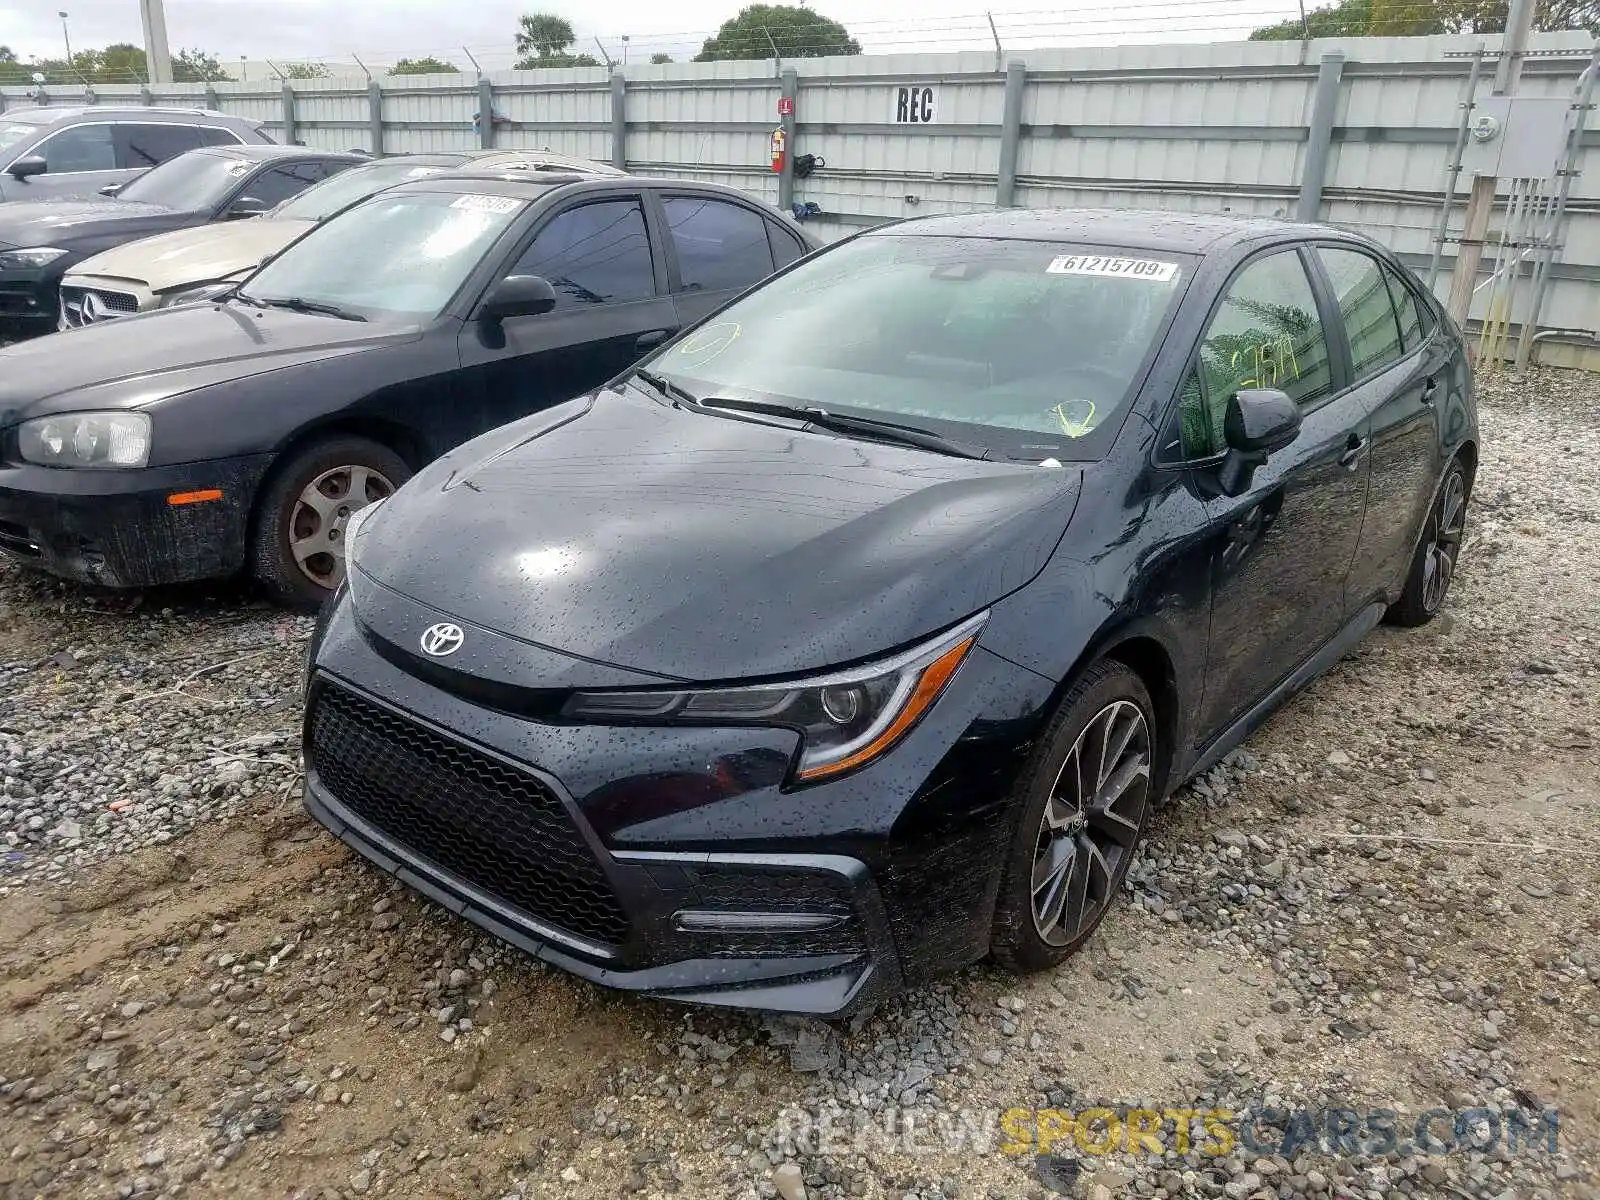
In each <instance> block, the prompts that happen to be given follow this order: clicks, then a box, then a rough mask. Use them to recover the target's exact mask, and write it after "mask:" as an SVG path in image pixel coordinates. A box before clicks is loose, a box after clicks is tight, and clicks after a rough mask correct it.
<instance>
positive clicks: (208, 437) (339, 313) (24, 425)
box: [0, 164, 816, 604]
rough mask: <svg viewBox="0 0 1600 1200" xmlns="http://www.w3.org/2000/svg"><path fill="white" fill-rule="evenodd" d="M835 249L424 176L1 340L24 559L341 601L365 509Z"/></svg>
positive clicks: (12, 497) (628, 189) (12, 505)
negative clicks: (98, 307)
mask: <svg viewBox="0 0 1600 1200" xmlns="http://www.w3.org/2000/svg"><path fill="white" fill-rule="evenodd" d="M171 165H172V164H168V166H171ZM166 169H167V167H158V168H157V169H156V170H154V171H152V172H150V174H149V175H148V176H146V177H145V178H146V179H153V178H155V176H156V175H158V174H159V173H160V172H161V171H163V170H166ZM139 182H141V183H142V182H143V180H140V181H139ZM135 186H137V185H135ZM6 207H7V208H8V209H9V208H14V207H16V206H15V205H7V206H6ZM815 245H816V242H815V241H814V240H813V239H812V238H811V235H810V234H809V233H808V232H807V231H805V230H803V229H801V228H800V227H799V226H798V225H796V223H795V222H793V221H791V220H788V219H786V218H785V217H784V216H783V214H781V213H780V212H779V211H778V210H777V209H774V208H770V207H768V206H765V205H762V204H759V203H757V202H756V201H754V200H752V199H750V198H749V197H748V196H745V195H744V194H742V193H740V192H738V191H735V190H734V189H732V188H726V187H719V186H717V185H714V184H700V183H689V182H684V181H678V180H672V179H651V180H644V179H633V178H630V177H627V176H602V175H598V174H581V175H564V174H561V173H558V172H543V171H541V172H539V173H538V174H537V177H534V176H533V175H532V174H531V173H529V172H526V171H521V170H512V171H507V172H504V173H480V172H474V171H465V172H460V173H450V174H437V175H433V176H430V177H428V178H426V179H418V180H415V181H413V182H410V183H404V184H400V185H398V186H397V187H394V188H391V189H389V190H386V191H383V192H380V193H378V194H377V195H375V196H372V197H369V198H368V199H366V200H364V201H361V202H360V203H359V204H357V205H355V206H354V207H352V208H348V209H345V210H343V211H342V212H340V213H339V214H338V215H336V216H334V217H332V218H331V219H329V220H328V221H327V222H325V223H324V224H321V225H319V226H316V227H314V228H312V229H311V230H310V232H308V233H305V234H303V235H302V236H301V237H300V238H298V239H297V240H295V241H294V242H292V243H290V244H289V245H288V246H287V247H286V248H285V249H283V250H282V251H281V252H279V253H278V255H277V256H276V257H274V258H273V259H272V260H271V261H270V262H269V263H267V265H266V266H264V267H262V268H261V269H260V270H258V271H257V272H255V273H254V274H253V275H251V276H250V277H248V278H247V279H245V280H244V281H243V282H242V283H240V284H239V285H238V287H237V288H236V290H234V291H233V292H231V293H226V294H224V295H222V296H219V297H217V298H216V299H215V300H214V301H212V302H206V303H199V304H192V305H188V306H186V307H179V308H171V309H166V310H157V311H152V312H146V313H140V314H138V315H135V316H127V317H122V318H120V319H118V320H115V321H104V322H99V323H96V324H92V325H87V326H83V327H80V328H75V329H70V330H67V331H65V332H62V333H57V334H54V335H52V336H50V337H45V338H41V339H38V340H36V341H33V342H28V343H25V344H23V345H20V346H15V347H12V348H10V349H8V350H0V553H8V554H10V555H11V556H12V557H13V558H15V559H16V560H17V561H20V562H21V563H23V564H24V565H27V566H31V567H35V568H38V569H41V570H46V571H50V572H53V573H54V574H57V575H60V576H63V577H66V578H69V579H77V580H82V581H86V582H90V583H96V584H101V585H104V586H110V587H143V586H148V585H151V584H157V583H175V582H181V581H185V580H195V579H209V578H214V577H220V576H228V575H232V574H235V573H237V572H240V571H250V572H252V573H253V574H254V575H255V576H256V578H258V579H259V580H260V581H261V582H262V583H263V584H264V585H265V586H266V587H267V588H268V589H269V591H271V592H272V593H273V594H274V595H275V596H277V597H278V598H280V599H282V600H284V601H286V602H290V603H305V604H317V603H320V602H321V601H322V600H323V599H325V598H326V597H327V596H328V594H329V593H330V592H331V591H332V589H333V588H334V587H336V586H337V585H338V583H339V581H340V579H342V578H343V574H344V544H345V543H344V537H345V529H346V523H347V522H348V520H349V518H350V516H351V514H352V513H354V512H356V511H358V510H359V509H360V508H361V507H362V506H363V505H365V504H368V503H370V502H371V501H373V500H376V499H381V498H382V497H384V496H387V495H388V494H389V493H390V492H392V491H393V490H394V489H395V488H396V487H397V486H398V485H400V484H401V483H403V482H404V481H405V480H406V479H407V478H408V477H409V476H410V475H411V473H412V472H413V471H415V470H417V469H418V468H420V467H422V466H423V465H424V464H426V463H427V462H429V461H431V460H432V459H434V458H435V457H437V456H438V455H439V454H442V453H443V452H444V451H445V450H448V449H449V448H451V447H452V446H456V445H458V444H460V443H461V442H463V441H466V440H467V439H468V438H470V437H473V436H475V435H477V434H480V433H482V432H484V431H485V430H487V429H491V428H493V427H494V426H496V425H501V424H504V423H505V422H507V421H510V420H513V419H515V418H518V417H522V416H526V415H527V414H528V413H530V412H534V411H536V410H538V409H541V408H544V407H547V406H549V405H551V404H555V403H558V402H561V401H565V400H567V399H569V398H570V397H572V396H574V395H576V394H579V393H581V392H583V391H584V390H586V389H589V388H593V387H596V386H598V385H599V384H601V383H604V382H605V381H606V380H607V379H610V378H612V377H613V376H615V375H616V374H617V373H618V372H620V371H622V370H623V369H624V368H626V367H627V366H628V365H629V364H630V363H631V362H633V361H634V360H636V359H638V358H639V357H641V356H642V355H643V354H645V353H646V352H647V351H648V350H649V349H651V348H654V347H655V346H658V345H660V344H661V343H662V342H664V341H665V340H666V339H668V338H669V337H671V336H672V335H673V334H675V333H677V332H678V330H679V329H680V328H681V327H682V326H683V325H685V324H689V323H693V322H695V321H697V320H699V319H700V318H701V317H703V316H705V315H706V314H707V313H708V312H710V311H711V310H713V309H714V308H716V307H718V306H719V305H721V304H722V303H724V302H725V301H726V300H728V299H730V298H732V297H733V296H735V295H737V294H738V293H739V292H740V291H742V290H743V289H745V288H746V287H748V286H750V285H751V284H753V283H756V282H758V281H759V280H761V279H762V278H764V277H766V276H767V275H770V274H772V272H773V270H774V267H775V266H783V265H786V264H788V263H790V262H792V261H794V260H795V259H798V258H800V257H801V255H803V254H805V253H806V252H807V251H809V250H810V249H811V248H812V247H813V246H815Z"/></svg>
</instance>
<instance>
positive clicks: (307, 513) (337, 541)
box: [289, 464, 394, 590]
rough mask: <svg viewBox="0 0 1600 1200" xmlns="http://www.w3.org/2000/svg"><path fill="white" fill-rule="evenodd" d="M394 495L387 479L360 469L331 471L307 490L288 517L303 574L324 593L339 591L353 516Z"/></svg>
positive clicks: (347, 467)
mask: <svg viewBox="0 0 1600 1200" xmlns="http://www.w3.org/2000/svg"><path fill="white" fill-rule="evenodd" d="M393 493H394V484H393V483H392V482H390V480H389V479H388V477H387V476H385V475H384V474H382V473H381V472H379V471H375V470H373V469H372V468H371V467H366V466H360V465H357V464H346V465H343V466H337V467H332V468H330V469H329V470H326V471H323V472H322V473H321V474H320V475H318V476H317V477H316V478H315V479H313V480H312V481H311V482H310V483H308V484H307V485H306V486H305V487H304V488H302V489H301V491H300V495H299V498H298V499H297V500H296V501H295V505H294V510H293V511H292V512H291V513H290V514H289V552H290V553H291V554H292V555H293V556H294V561H295V565H296V566H298V567H299V568H300V571H301V573H302V574H303V575H305V577H306V578H307V579H309V580H311V582H313V583H315V584H317V585H318V586H319V587H324V588H328V589H330V590H331V589H333V588H336V587H338V586H339V583H340V582H341V581H342V580H343V579H344V567H345V562H344V542H345V529H346V527H347V526H348V525H349V523H350V517H351V514H353V513H356V512H359V511H360V510H361V509H363V508H365V507H367V505H369V504H373V503H375V502H377V501H379V500H383V499H386V498H387V497H389V496H390V495H392V494H393Z"/></svg>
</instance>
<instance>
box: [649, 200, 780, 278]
mask: <svg viewBox="0 0 1600 1200" xmlns="http://www.w3.org/2000/svg"><path fill="white" fill-rule="evenodd" d="M661 206H662V208H664V209H665V210H666V213H667V228H668V229H669V230H671V232H672V244H673V247H674V248H675V249H676V250H677V252H678V275H679V277H680V278H681V279H682V281H683V290H684V291H686V292H699V291H705V292H720V291H727V290H730V289H743V288H747V287H749V286H750V285H751V284H752V283H755V282H757V281H758V280H761V279H765V278H766V277H767V276H768V275H770V274H772V247H771V246H770V245H768V243H767V221H766V218H765V217H763V216H761V214H760V213H757V212H752V211H751V210H750V209H748V208H745V207H743V206H742V205H738V204H729V203H727V202H725V201H722V200H712V199H708V198H707V197H704V196H666V197H663V198H662V201H661Z"/></svg>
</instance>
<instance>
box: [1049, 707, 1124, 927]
mask: <svg viewBox="0 0 1600 1200" xmlns="http://www.w3.org/2000/svg"><path fill="white" fill-rule="evenodd" d="M1149 802H1150V727H1149V723H1148V722H1147V721H1146V719H1145V715H1144V712H1143V711H1142V710H1141V709H1140V708H1139V706H1138V705H1137V704H1134V703H1133V702H1132V701H1129V700H1116V701H1113V702H1112V703H1110V704H1108V705H1106V706H1105V707H1104V708H1102V709H1101V710H1100V711H1099V712H1098V713H1096V714H1095V715H1094V716H1093V717H1091V718H1090V720H1089V722H1088V723H1087V724H1086V725H1085V726H1084V727H1083V730H1082V732H1081V733H1079V734H1078V737H1077V740H1076V741H1075V742H1074V743H1073V745H1072V749H1071V750H1070V751H1069V752H1068V753H1067V757H1066V759H1065V761H1064V762H1063V763H1062V766H1061V770H1060V771H1059V772H1058V774H1057V776H1056V780H1055V783H1054V785H1053V786H1052V787H1051V789H1050V795H1049V798H1048V799H1047V800H1046V801H1045V805H1044V811H1043V813H1042V815H1041V817H1040V820H1039V828H1038V833H1037V835H1036V837H1035V842H1034V857H1033V877H1032V889H1031V890H1032V897H1033V925H1034V930H1035V932H1036V933H1037V934H1038V935H1039V937H1040V938H1041V939H1042V940H1043V941H1045V942H1046V943H1047V944H1049V945H1051V946H1066V945H1068V944H1070V943H1071V942H1073V941H1074V940H1075V939H1077V938H1078V937H1079V936H1080V935H1081V934H1082V933H1083V932H1084V931H1086V930H1088V929H1091V928H1092V927H1093V926H1094V924H1095V922H1096V921H1097V920H1098V919H1099V917H1100V915H1101V913H1102V912H1104V910H1105V908H1106V906H1107V905H1108V904H1109V903H1110V902H1111V899H1112V897H1113V895H1115V892H1116V887H1117V883H1118V881H1119V880H1120V879H1121V878H1122V875H1123V872H1124V870H1125V869H1126V866H1127V864H1128V862H1129V861H1131V859H1132V855H1133V853H1134V851H1135V848H1136V847H1137V845H1138V842H1139V835H1140V832H1141V831H1142V830H1143V828H1144V817H1145V809H1146V807H1147V806H1148V804H1149Z"/></svg>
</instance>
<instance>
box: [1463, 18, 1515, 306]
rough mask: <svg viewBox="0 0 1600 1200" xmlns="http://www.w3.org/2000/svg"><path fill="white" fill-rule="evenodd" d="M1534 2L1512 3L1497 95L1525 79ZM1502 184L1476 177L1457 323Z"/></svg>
mask: <svg viewBox="0 0 1600 1200" xmlns="http://www.w3.org/2000/svg"><path fill="white" fill-rule="evenodd" d="M1533 8H1534V0H1511V12H1510V14H1509V16H1508V17H1507V20H1506V36H1505V41H1504V43H1503V44H1502V45H1501V47H1500V60H1499V62H1497V63H1496V64H1495V70H1494V89H1493V91H1492V94H1493V95H1496V96H1507V95H1512V94H1514V93H1515V92H1516V90H1517V84H1518V82H1519V81H1520V80H1521V78H1522V58H1523V51H1525V50H1526V49H1527V48H1528V35H1529V34H1530V33H1532V32H1533ZM1499 183H1500V180H1499V177H1498V176H1495V175H1475V176H1474V177H1473V179H1472V192H1471V194H1470V195H1469V196H1468V197H1467V215H1466V220H1465V222H1464V224H1463V227H1462V230H1461V240H1460V241H1459V242H1457V243H1456V265H1455V270H1453V271H1452V272H1451V273H1450V298H1449V299H1448V300H1447V301H1446V303H1445V309H1446V310H1447V311H1448V312H1449V313H1450V315H1451V316H1452V317H1454V318H1455V320H1456V323H1457V324H1459V325H1465V324H1466V322H1467V312H1468V310H1469V309H1471V308H1472V289H1473V288H1474V287H1475V286H1476V285H1477V282H1478V264H1479V263H1480V262H1482V261H1483V241H1484V237H1485V235H1487V234H1488V232H1489V216H1490V214H1491V213H1492V212H1493V210H1494V194H1495V190H1496V188H1497V187H1498V186H1499Z"/></svg>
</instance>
